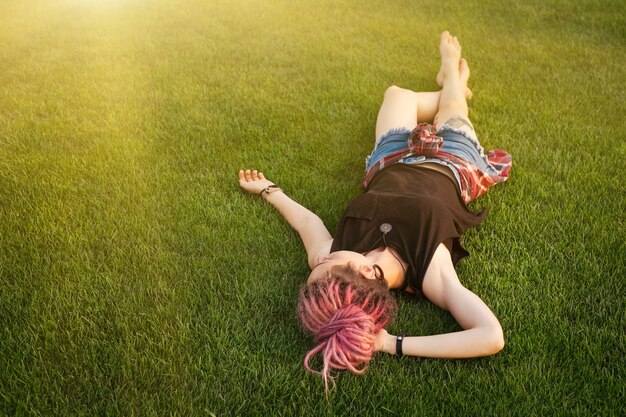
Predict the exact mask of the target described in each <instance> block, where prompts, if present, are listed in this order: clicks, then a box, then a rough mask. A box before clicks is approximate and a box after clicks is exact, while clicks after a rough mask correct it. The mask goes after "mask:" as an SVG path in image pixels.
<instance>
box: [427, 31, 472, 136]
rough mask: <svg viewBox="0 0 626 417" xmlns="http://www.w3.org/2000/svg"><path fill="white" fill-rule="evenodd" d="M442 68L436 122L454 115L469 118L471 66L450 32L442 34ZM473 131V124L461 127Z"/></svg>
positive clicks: (441, 121)
mask: <svg viewBox="0 0 626 417" xmlns="http://www.w3.org/2000/svg"><path fill="white" fill-rule="evenodd" d="M439 48H440V51H441V70H440V74H441V76H442V78H443V89H442V90H441V96H440V98H439V111H438V112H437V115H436V116H435V123H436V124H437V125H438V126H439V125H441V124H443V123H445V122H446V121H447V120H449V119H450V118H452V117H463V118H465V119H467V115H468V110H467V101H466V98H465V95H466V89H467V80H468V79H469V74H470V73H469V67H468V65H467V61H465V59H462V58H461V45H460V44H459V41H458V39H457V38H456V37H453V36H451V35H450V33H448V32H443V33H442V34H441V43H440V45H439ZM459 128H460V129H462V130H465V131H468V132H472V131H473V129H472V128H471V126H462V127H459Z"/></svg>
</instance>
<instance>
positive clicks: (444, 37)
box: [435, 31, 474, 100]
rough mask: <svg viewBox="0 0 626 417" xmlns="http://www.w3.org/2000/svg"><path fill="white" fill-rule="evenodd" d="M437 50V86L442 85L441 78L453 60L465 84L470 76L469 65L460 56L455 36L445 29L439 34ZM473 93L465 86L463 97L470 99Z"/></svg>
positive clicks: (459, 46)
mask: <svg viewBox="0 0 626 417" xmlns="http://www.w3.org/2000/svg"><path fill="white" fill-rule="evenodd" d="M439 51H440V52H441V67H440V68H439V72H438V73H437V77H436V79H435V80H436V81H437V85H438V86H439V87H443V80H444V78H445V74H446V72H447V71H452V66H453V65H454V64H453V63H454V62H457V63H458V64H457V65H458V72H459V75H460V77H461V81H463V82H464V83H465V84H467V80H468V79H469V76H470V71H469V66H468V65H467V61H466V60H465V59H463V58H461V45H460V44H459V40H458V38H457V37H456V36H452V35H450V32H448V31H445V32H443V33H442V34H441V41H440V43H439ZM473 95H474V93H472V90H470V89H469V88H467V89H466V90H465V98H466V99H468V100H470V99H471V98H472V96H473Z"/></svg>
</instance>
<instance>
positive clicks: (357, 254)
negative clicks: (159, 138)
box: [239, 32, 511, 386]
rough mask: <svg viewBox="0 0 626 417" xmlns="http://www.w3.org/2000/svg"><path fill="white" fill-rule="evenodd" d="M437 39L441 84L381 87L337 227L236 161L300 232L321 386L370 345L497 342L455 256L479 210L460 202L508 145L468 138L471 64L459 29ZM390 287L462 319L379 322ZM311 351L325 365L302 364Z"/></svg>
mask: <svg viewBox="0 0 626 417" xmlns="http://www.w3.org/2000/svg"><path fill="white" fill-rule="evenodd" d="M440 51H441V68H440V70H439V74H438V75H437V82H438V84H439V85H440V86H442V89H441V90H440V91H437V92H427V93H416V92H413V91H409V90H405V89H401V88H398V87H395V86H393V87H390V88H389V89H387V91H386V92H385V97H384V101H383V104H382V106H381V108H380V112H379V114H378V119H377V122H376V137H377V138H378V139H377V141H376V144H375V146H374V150H373V152H372V154H371V155H370V156H369V157H368V158H367V160H366V175H365V179H364V180H363V183H362V186H363V188H364V189H365V192H364V193H363V194H361V195H360V196H358V197H356V198H355V199H354V200H352V202H351V203H350V204H349V206H348V208H347V209H346V211H345V212H344V215H343V218H342V219H341V221H340V224H339V227H338V230H337V233H336V235H335V238H334V239H333V238H332V237H331V235H330V233H329V232H328V230H327V229H326V227H325V226H324V224H323V223H322V221H321V220H320V219H319V217H317V216H316V215H315V214H313V213H312V212H310V211H309V210H307V209H306V208H304V207H303V206H301V205H300V204H298V203H296V202H295V201H293V200H291V199H290V198H289V197H287V195H285V194H284V193H283V192H282V190H281V189H280V188H278V187H277V186H276V185H274V183H272V182H271V181H269V180H268V179H267V178H265V176H264V175H263V173H261V172H257V171H256V170H253V171H250V170H246V171H243V170H242V171H240V172H239V184H240V185H241V187H242V188H244V189H245V190H246V191H248V192H250V193H254V194H261V196H263V197H264V198H265V199H266V200H267V201H268V202H269V203H271V204H272V205H273V206H274V207H276V208H277V209H278V210H279V211H280V213H281V214H282V215H283V216H284V217H285V219H286V220H287V221H288V222H289V224H290V225H291V226H292V227H293V228H294V229H295V230H296V231H297V232H298V233H299V235H300V237H301V238H302V241H303V243H304V246H305V248H306V251H307V255H308V261H309V266H310V267H311V269H312V271H311V274H310V275H309V278H308V281H307V283H306V285H304V286H303V287H302V289H301V292H300V300H299V305H298V313H299V315H300V319H301V321H302V323H303V325H304V326H305V327H306V328H307V329H308V330H310V331H311V333H312V334H313V336H314V337H315V340H316V343H317V346H316V347H315V348H314V349H312V350H311V351H310V352H309V353H308V354H307V355H306V358H305V360H304V365H305V367H306V369H308V370H309V371H311V372H315V373H318V374H321V375H322V376H323V377H324V380H325V382H326V386H327V384H328V378H329V372H330V368H337V369H348V370H350V371H352V372H354V373H357V374H360V373H363V372H364V371H365V368H366V364H367V362H368V361H369V360H370V359H371V358H372V356H373V354H374V352H387V353H389V354H392V355H394V354H395V355H398V356H402V355H410V356H423V357H430V358H471V357H477V356H486V355H491V354H494V353H496V352H498V351H499V350H501V349H502V347H503V345H504V339H503V335H502V328H501V327H500V323H499V322H498V319H497V318H496V317H495V316H494V315H493V313H492V312H491V310H490V309H489V307H487V306H486V305H485V303H484V302H483V301H482V300H481V299H480V298H479V297H477V296H476V295H475V294H474V293H472V292H471V291H469V290H468V289H467V288H465V287H464V286H463V285H462V284H461V283H460V282H459V279H458V277H457V274H456V271H455V269H454V265H456V263H457V262H458V261H459V260H460V259H461V258H463V257H465V256H467V255H468V253H467V252H466V251H465V250H464V249H463V247H462V246H461V244H460V241H459V238H460V235H461V233H463V232H464V231H465V230H467V229H469V228H471V227H474V226H477V225H478V224H480V223H481V222H482V220H483V218H484V217H485V214H486V213H485V212H481V213H472V212H470V211H469V210H468V209H467V207H466V204H468V203H469V202H470V201H472V200H473V199H475V198H477V197H478V196H480V195H482V194H483V193H485V192H486V191H487V189H488V188H489V187H490V186H492V185H494V184H496V183H498V182H502V181H505V180H506V179H507V178H508V172H509V169H510V166H511V157H510V156H509V155H508V154H507V153H506V152H503V151H490V152H489V157H487V156H485V155H484V153H483V152H484V151H483V148H482V147H481V146H480V144H479V142H478V140H477V138H476V134H475V132H474V129H473V127H472V124H471V123H470V121H469V119H468V109H467V103H466V96H469V95H470V94H471V91H470V90H469V89H468V88H467V80H468V78H469V75H470V71H469V67H468V65H467V62H466V61H465V59H463V58H461V47H460V45H459V42H458V40H457V38H456V37H453V36H451V35H450V34H449V33H448V32H443V33H442V35H441V41H440ZM428 123H434V125H435V126H437V128H434V127H432V126H431V125H429V124H428ZM389 289H398V290H404V291H408V292H410V293H415V294H421V295H424V296H425V297H426V298H428V299H429V300H430V301H431V302H433V303H434V304H436V305H438V306H439V307H441V308H443V309H446V310H448V311H450V313H451V314H452V315H453V316H454V318H455V319H456V321H457V322H458V323H459V325H460V326H461V327H462V328H463V330H462V331H458V332H454V333H447V334H439V335H433V336H419V337H403V336H402V335H400V336H394V335H391V334H389V333H387V331H386V330H385V326H386V325H387V324H388V323H389V320H390V319H391V318H392V317H393V314H394V311H395V301H394V299H393V297H392V296H391V295H390V293H389ZM317 353H321V354H322V357H323V362H324V365H323V369H322V371H321V372H316V371H313V370H312V369H311V367H310V366H309V361H310V359H311V357H312V356H313V355H315V354H317ZM359 367H360V368H359Z"/></svg>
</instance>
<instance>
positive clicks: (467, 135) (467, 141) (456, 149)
mask: <svg viewBox="0 0 626 417" xmlns="http://www.w3.org/2000/svg"><path fill="white" fill-rule="evenodd" d="M464 125H465V126H469V127H470V128H471V129H472V130H471V132H467V131H465V130H461V129H460V127H463V126H464ZM410 134H411V131H410V130H409V129H407V128H397V129H391V130H389V131H388V132H386V133H384V134H383V135H382V136H381V137H380V138H378V139H377V140H376V144H375V145H374V150H373V151H372V153H371V154H370V155H369V156H367V157H366V158H365V172H368V171H369V169H370V168H371V167H372V166H373V165H374V164H375V163H376V161H378V160H379V159H380V158H383V157H385V156H387V155H389V154H390V153H393V152H396V151H398V150H400V149H402V148H405V147H406V146H407V141H408V139H409V135H410ZM437 136H441V137H442V138H443V144H442V145H441V147H440V148H439V150H441V151H444V152H447V153H451V154H453V155H456V156H458V157H459V158H462V159H464V160H466V161H468V162H470V163H472V164H474V165H475V166H476V167H477V168H478V169H480V170H481V171H483V172H484V173H486V174H497V171H496V169H495V168H494V167H493V166H492V165H491V164H490V163H489V161H488V159H487V156H486V155H485V150H484V148H483V147H482V146H481V144H480V142H478V138H477V137H476V133H475V132H474V128H473V126H472V124H471V123H470V121H469V120H467V119H466V118H463V117H453V118H451V119H449V120H447V121H446V123H445V124H443V125H442V126H441V127H440V128H439V130H438V131H437ZM425 162H431V163H436V164H440V165H443V166H446V167H448V168H450V170H451V171H452V173H453V174H454V177H455V178H456V181H457V183H458V185H459V188H460V187H461V179H460V177H459V173H458V172H457V170H456V169H455V168H454V166H453V165H451V164H450V163H449V162H447V161H443V160H441V159H438V158H433V157H426V156H411V157H408V158H403V159H400V160H399V161H398V162H396V163H399V164H410V165H419V164H423V163H425Z"/></svg>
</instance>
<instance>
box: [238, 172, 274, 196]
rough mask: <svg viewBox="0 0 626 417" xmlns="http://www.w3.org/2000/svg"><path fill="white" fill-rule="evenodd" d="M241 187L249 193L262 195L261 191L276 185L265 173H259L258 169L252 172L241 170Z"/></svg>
mask: <svg viewBox="0 0 626 417" xmlns="http://www.w3.org/2000/svg"><path fill="white" fill-rule="evenodd" d="M239 185H240V186H241V188H243V189H244V190H246V191H247V192H249V193H252V194H260V193H261V191H263V190H264V189H265V188H267V187H268V186H270V185H274V183H273V182H272V181H270V180H268V179H266V178H265V176H264V175H263V173H262V172H258V171H257V170H256V169H255V170H252V171H250V170H249V169H246V170H245V171H244V170H243V169H240V170H239Z"/></svg>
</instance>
